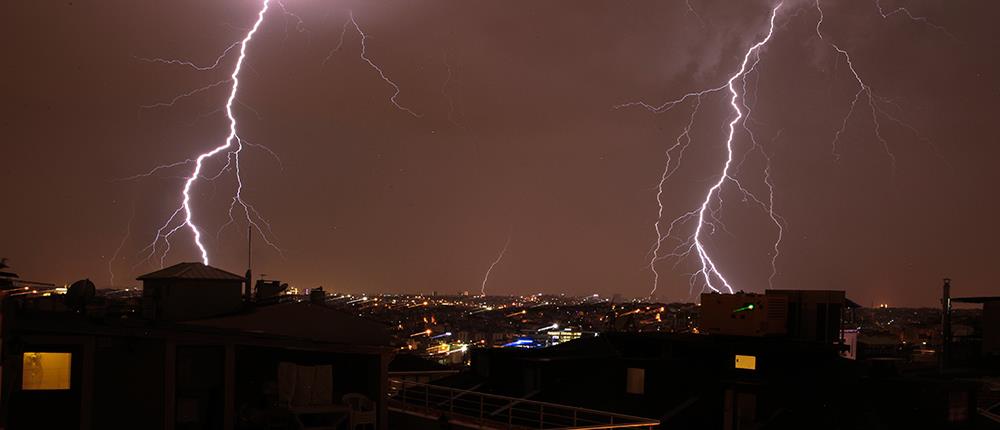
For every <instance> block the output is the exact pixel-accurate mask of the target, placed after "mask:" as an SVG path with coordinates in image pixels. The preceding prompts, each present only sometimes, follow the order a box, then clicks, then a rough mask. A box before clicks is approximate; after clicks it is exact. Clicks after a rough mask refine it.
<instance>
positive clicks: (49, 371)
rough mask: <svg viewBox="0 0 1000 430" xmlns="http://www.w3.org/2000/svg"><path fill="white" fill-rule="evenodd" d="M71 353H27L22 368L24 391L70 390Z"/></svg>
mask: <svg viewBox="0 0 1000 430" xmlns="http://www.w3.org/2000/svg"><path fill="white" fill-rule="evenodd" d="M72 362H73V354H72V353H69V352H25V353H24V363H23V366H22V367H21V389H22V390H68V389H69V375H70V370H69V369H70V363H72Z"/></svg>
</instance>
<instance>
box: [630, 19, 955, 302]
mask: <svg viewBox="0 0 1000 430" xmlns="http://www.w3.org/2000/svg"><path fill="white" fill-rule="evenodd" d="M687 5H688V7H689V9H690V3H688V4H687ZM875 5H876V7H877V8H878V11H879V14H880V15H881V17H882V18H883V19H886V18H889V17H890V16H892V15H896V14H900V15H905V16H906V17H908V18H909V19H910V20H911V21H914V22H919V23H923V24H925V25H927V26H929V27H932V28H934V29H936V30H940V31H942V32H944V33H945V34H948V35H949V36H952V37H953V38H954V36H953V35H951V33H948V32H947V30H946V29H944V28H943V27H940V26H938V25H935V24H932V23H930V22H929V21H928V20H927V19H926V18H924V17H919V16H916V15H914V14H912V13H911V12H910V11H909V10H907V9H906V8H902V7H900V8H896V9H893V10H890V11H887V10H886V9H884V8H883V7H882V5H881V3H880V0H876V1H875ZM781 6H782V5H781V4H780V3H779V4H778V5H777V6H775V7H774V9H772V10H771V16H770V21H769V24H770V26H769V28H768V32H767V35H766V36H765V37H764V38H763V39H761V40H760V41H758V42H757V43H756V44H754V45H752V46H751V47H750V48H749V49H748V50H747V51H746V52H745V54H744V56H743V62H742V63H741V65H740V68H739V70H737V71H736V73H735V74H733V75H731V76H730V77H729V80H728V81H727V82H726V84H725V85H721V86H718V87H714V88H708V89H705V90H701V91H694V92H689V93H687V94H684V95H682V96H681V97H679V98H676V99H673V100H669V101H667V102H664V103H661V104H650V103H647V102H644V101H633V102H628V103H624V104H621V105H618V106H615V108H616V109H620V108H625V107H642V108H644V109H647V110H649V111H651V112H654V113H664V112H667V111H670V110H673V109H674V108H677V107H679V106H681V105H688V104H690V106H691V111H690V113H689V115H690V116H689V117H688V120H687V122H686V123H685V125H684V126H683V128H682V130H681V132H680V134H678V135H677V137H676V138H675V140H674V142H673V144H672V145H671V146H670V147H668V148H667V150H666V151H665V153H666V163H665V165H664V168H663V171H662V173H661V175H660V181H659V183H658V184H657V193H656V202H657V206H658V211H657V218H656V221H655V222H654V225H653V228H654V230H655V232H656V241H655V242H654V244H653V246H652V247H651V250H650V254H651V255H650V259H649V263H648V267H649V269H650V271H651V272H652V273H653V289H652V291H650V295H652V294H654V293H655V292H656V290H657V287H658V285H659V280H660V273H659V272H658V271H657V267H656V264H657V262H659V261H661V260H664V259H668V258H675V259H677V261H676V263H675V265H674V266H675V267H676V266H677V264H680V262H681V261H682V259H683V258H684V257H687V256H689V255H690V254H691V253H692V252H694V253H696V254H697V256H698V261H699V263H700V267H701V268H700V269H699V270H697V271H695V272H694V273H691V274H689V278H688V279H689V284H690V286H691V287H692V288H694V287H695V285H697V284H698V283H701V284H703V285H704V287H705V288H707V289H709V290H712V291H717V292H732V291H733V285H732V284H731V283H730V282H729V281H728V279H727V278H726V277H725V276H724V275H723V273H722V271H721V270H720V269H719V267H718V266H717V264H716V262H715V261H714V260H713V259H712V257H711V255H710V254H709V252H708V250H707V248H706V245H705V244H704V242H703V238H704V236H706V234H707V235H711V234H713V233H714V232H715V231H716V229H721V230H722V231H726V232H728V230H727V229H726V226H725V224H723V223H722V222H721V221H720V218H721V214H720V211H721V210H722V205H723V200H722V191H723V187H724V185H725V184H726V183H727V182H729V183H731V184H732V185H734V186H735V189H736V190H738V191H739V192H740V193H742V194H743V200H744V202H750V203H752V204H753V205H755V206H757V207H759V208H760V209H762V210H763V211H764V212H765V213H766V214H767V216H768V217H769V218H770V220H771V222H772V223H773V224H774V226H775V229H776V238H775V241H774V243H773V244H772V252H771V253H770V264H771V273H770V275H769V276H768V285H769V286H772V287H773V283H774V278H775V277H776V276H777V259H778V256H779V255H780V246H781V241H782V239H783V237H784V235H785V230H784V225H785V224H786V222H785V220H784V219H783V218H782V217H781V216H780V215H778V214H777V213H776V212H775V196H774V182H773V178H772V175H771V156H770V155H769V154H768V153H767V152H766V151H765V150H764V148H763V146H762V145H760V143H759V142H758V141H757V137H756V136H755V135H754V133H753V131H752V130H751V128H750V126H749V124H748V122H750V121H752V119H751V114H752V107H753V104H755V103H756V101H757V97H756V91H757V85H756V81H757V80H758V79H759V77H760V72H757V75H756V76H755V77H754V85H753V86H754V88H753V92H754V94H753V103H749V102H748V97H747V94H748V86H749V85H748V82H747V80H748V79H747V78H748V76H749V75H750V74H751V73H753V72H755V71H756V68H757V65H758V64H759V62H760V51H761V49H762V48H763V47H764V46H765V45H766V44H767V43H768V41H769V40H770V39H771V37H772V35H773V34H774V32H775V18H776V16H777V13H778V11H779V9H780V8H781ZM815 9H816V10H817V11H818V12H819V19H818V21H817V23H816V35H817V36H818V37H819V39H820V40H822V41H823V42H825V43H827V44H829V46H830V47H831V48H832V49H833V50H834V51H835V52H836V53H837V55H838V58H839V57H843V58H844V60H845V61H846V63H847V65H848V68H849V70H850V71H851V75H852V76H853V78H854V81H855V82H856V83H857V88H858V89H857V91H856V92H855V93H854V97H853V99H852V101H851V103H850V106H849V109H848V111H847V113H846V115H845V116H844V117H843V118H842V119H841V120H840V127H839V128H838V129H837V130H836V132H835V133H834V136H833V141H832V142H831V148H832V149H831V152H832V153H833V155H834V157H835V158H839V156H840V155H839V151H838V143H839V141H840V140H841V138H842V135H843V134H844V133H845V131H846V129H847V126H848V123H849V121H850V119H851V118H852V116H853V115H854V112H855V110H856V109H857V108H858V105H859V103H866V104H867V109H866V110H868V111H870V115H871V121H872V127H873V134H874V137H875V139H876V140H877V141H878V142H879V144H880V145H881V147H882V149H883V150H884V152H885V153H886V155H887V157H888V159H889V160H890V163H891V165H892V168H893V170H895V167H896V157H895V154H894V153H893V152H892V150H891V148H890V146H889V142H888V141H887V140H886V139H885V138H884V137H883V135H882V124H881V123H880V119H888V120H889V121H892V122H894V123H896V124H898V125H900V126H901V127H903V128H905V129H906V130H908V131H910V132H912V133H914V134H915V135H916V136H917V137H919V138H920V139H921V140H923V141H924V142H927V143H928V144H929V145H930V147H931V148H933V149H934V150H935V153H937V152H936V148H935V147H934V145H933V143H932V142H930V140H929V139H927V138H925V137H923V136H921V135H920V133H919V132H918V131H917V130H916V129H915V128H914V127H913V126H911V125H909V124H907V123H905V122H903V121H902V120H901V119H900V118H899V117H897V116H895V115H892V114H891V113H889V112H887V111H886V110H884V109H883V108H882V105H883V104H886V105H890V106H895V104H893V103H892V101H891V100H888V99H885V98H882V97H880V96H878V95H877V94H875V93H874V91H873V90H872V88H871V86H869V85H868V84H867V83H866V82H865V81H864V80H863V79H862V75H861V74H860V73H859V72H858V70H857V69H856V68H855V64H854V62H853V60H852V58H851V55H850V53H848V52H847V50H845V49H842V48H841V47H840V46H838V45H837V44H836V43H834V42H832V41H830V40H829V39H827V38H825V37H824V36H823V33H822V31H821V28H822V24H823V9H822V7H821V5H820V0H816V1H815ZM801 13H802V9H799V10H798V11H796V12H795V14H794V15H792V16H791V17H792V18H794V17H796V16H798V15H799V14H801ZM737 79H739V80H740V81H741V85H740V88H739V89H737V85H736V80H737ZM724 89H725V90H728V91H729V94H730V97H729V104H730V106H731V107H732V110H733V117H732V119H731V121H730V122H729V124H728V126H729V130H728V131H729V133H728V136H727V138H726V142H725V146H726V161H725V163H724V164H723V166H722V171H721V172H720V174H719V176H718V180H717V181H715V182H714V183H713V185H712V186H711V187H710V188H709V189H708V191H707V193H706V194H705V196H704V199H703V200H702V203H701V205H700V206H698V207H697V208H695V209H693V210H690V211H687V212H685V213H683V214H682V215H680V216H679V217H677V218H675V219H673V220H672V221H671V222H670V224H669V225H668V226H667V227H666V228H665V231H664V228H663V225H662V224H663V223H662V220H663V212H664V203H663V193H664V188H663V187H664V184H665V183H666V182H667V181H668V180H669V179H670V178H671V176H673V174H674V173H675V172H676V171H677V169H678V168H679V166H680V162H681V160H682V158H683V155H684V151H685V150H686V149H687V148H688V147H689V146H690V145H691V143H692V136H691V130H692V127H693V125H694V121H695V117H696V116H697V114H698V109H699V108H700V106H701V103H702V100H703V98H704V97H705V96H708V95H710V94H714V93H716V92H719V91H722V90H724ZM897 108H898V107H897ZM737 124H740V126H741V127H742V128H743V132H744V133H745V134H746V135H747V137H748V138H749V141H750V142H749V143H750V148H749V149H748V150H747V151H746V152H744V153H743V157H742V160H741V161H739V162H738V163H734V162H733V161H734V154H735V150H734V139H735V138H736V125H737ZM780 135H781V131H780V130H779V132H778V133H777V134H776V135H775V136H774V138H773V139H772V143H773V142H774V141H776V140H777V139H778V138H779V137H780ZM752 153H754V154H759V156H760V157H761V158H762V160H763V162H764V169H763V184H764V186H766V189H767V192H768V196H767V197H766V198H758V197H757V196H756V195H755V194H754V193H752V192H751V191H750V190H749V189H747V188H746V187H745V186H744V185H743V184H742V183H741V182H740V180H739V179H737V178H736V177H735V174H736V173H737V172H739V171H740V168H741V166H742V165H743V163H744V162H746V161H747V158H748V157H749V156H750V155H751V154H752ZM734 164H735V166H734ZM692 221H694V222H696V226H695V230H694V233H693V234H692V235H690V236H688V237H687V238H686V239H684V238H681V237H677V236H675V234H674V230H675V229H677V228H679V227H680V226H681V225H684V224H686V223H688V222H692ZM706 227H707V229H706ZM668 239H672V240H676V241H677V242H678V244H677V245H676V246H675V247H673V248H672V249H670V250H667V251H664V241H665V240H668Z"/></svg>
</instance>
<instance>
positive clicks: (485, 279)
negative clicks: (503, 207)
mask: <svg viewBox="0 0 1000 430" xmlns="http://www.w3.org/2000/svg"><path fill="white" fill-rule="evenodd" d="M510 237H511V232H508V233H507V241H506V242H504V244H503V248H501V249H500V253H499V254H497V258H496V259H494V260H493V263H490V268H489V269H486V275H484V276H483V284H482V286H481V287H480V289H479V294H480V295H481V296H483V297H486V284H487V283H488V282H490V273H492V272H493V268H494V267H497V264H500V260H503V256H504V255H505V254H507V247H508V246H510Z"/></svg>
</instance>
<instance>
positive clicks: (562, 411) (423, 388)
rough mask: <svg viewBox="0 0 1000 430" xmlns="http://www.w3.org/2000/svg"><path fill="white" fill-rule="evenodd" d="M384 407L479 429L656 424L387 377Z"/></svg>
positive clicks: (645, 426) (582, 428)
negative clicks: (387, 385)
mask: <svg viewBox="0 0 1000 430" xmlns="http://www.w3.org/2000/svg"><path fill="white" fill-rule="evenodd" d="M389 409H390V410H393V411H397V412H403V413H408V414H412V415H419V416H423V417H425V418H429V419H439V418H440V417H441V416H446V417H447V419H448V420H449V422H451V423H453V424H456V425H462V426H465V427H472V428H481V429H549V430H551V429H567V430H568V429H579V430H585V429H587V430H590V429H623V428H639V429H653V428H657V426H659V424H660V422H659V421H657V420H652V419H648V418H642V417H635V416H630V415H624V414H616V413H612V412H604V411H595V410H592V409H585V408H578V407H573V406H565V405H559V404H555V403H547V402H539V401H535V400H526V399H519V398H516V397H507V396H499V395H495V394H486V393H479V392H476V391H469V390H462V389H457V388H450V387H442V386H438V385H430V384H421V383H417V382H410V381H402V380H398V379H390V395H389Z"/></svg>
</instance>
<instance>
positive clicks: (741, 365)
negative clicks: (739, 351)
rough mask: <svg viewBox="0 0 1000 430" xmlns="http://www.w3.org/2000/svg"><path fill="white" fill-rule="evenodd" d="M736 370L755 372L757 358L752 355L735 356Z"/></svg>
mask: <svg viewBox="0 0 1000 430" xmlns="http://www.w3.org/2000/svg"><path fill="white" fill-rule="evenodd" d="M736 368H737V369H746V370H757V357H755V356H752V355H737V356H736Z"/></svg>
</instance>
